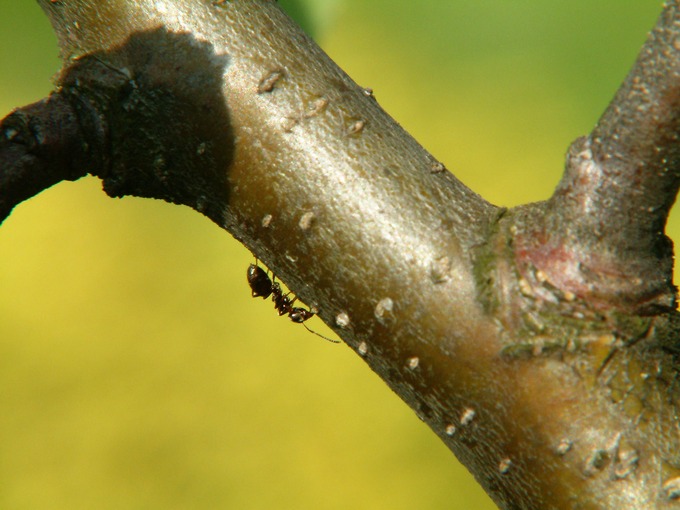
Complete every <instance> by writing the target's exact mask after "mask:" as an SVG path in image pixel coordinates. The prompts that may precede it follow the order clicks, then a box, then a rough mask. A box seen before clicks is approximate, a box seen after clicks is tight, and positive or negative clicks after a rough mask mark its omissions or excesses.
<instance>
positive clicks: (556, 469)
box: [0, 0, 680, 509]
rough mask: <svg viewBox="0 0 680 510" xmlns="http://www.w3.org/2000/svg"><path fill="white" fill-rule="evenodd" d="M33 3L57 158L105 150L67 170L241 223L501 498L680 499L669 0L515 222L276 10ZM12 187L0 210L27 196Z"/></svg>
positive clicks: (513, 504)
mask: <svg viewBox="0 0 680 510" xmlns="http://www.w3.org/2000/svg"><path fill="white" fill-rule="evenodd" d="M40 3H41V5H42V6H43V8H44V9H45V11H46V13H47V14H48V16H49V17H50V19H51V20H52V23H53V25H54V27H55V30H56V32H57V34H58V36H59V39H60V44H61V49H62V55H63V57H64V61H65V65H64V68H63V70H62V74H61V77H60V80H59V89H58V91H57V92H56V93H55V96H53V97H54V100H53V104H55V105H59V104H62V103H63V104H64V105H65V106H64V108H65V110H66V111H73V112H76V113H75V115H74V116H66V119H67V121H65V124H66V126H67V127H68V126H71V127H70V129H67V133H72V134H69V135H68V136H67V137H65V138H64V140H65V141H63V142H57V143H56V145H54V146H56V147H59V144H60V143H61V144H71V143H72V140H73V137H74V136H75V138H78V132H79V129H76V127H75V126H90V128H89V129H85V131H86V134H84V136H85V137H86V138H87V137H90V138H92V141H91V142H90V143H88V144H87V147H86V148H87V150H80V151H74V154H75V155H77V157H75V156H74V160H73V161H67V162H65V163H63V164H60V165H59V166H55V168H56V170H55V173H58V172H59V171H60V170H59V168H65V169H72V168H77V169H78V171H77V172H75V173H68V172H65V175H66V177H64V178H69V177H68V176H73V177H77V176H78V175H79V172H82V171H83V170H84V169H85V168H86V171H87V172H89V173H92V174H95V175H98V176H99V177H101V178H102V180H103V182H104V188H105V190H106V191H107V193H109V194H110V195H112V196H122V195H127V194H132V195H138V196H145V197H154V198H162V199H165V200H168V201H170V202H174V203H181V204H186V205H189V206H191V207H193V208H194V209H196V210H197V211H199V212H201V213H203V214H205V215H206V216H208V217H209V218H210V219H212V220H213V221H214V222H215V223H217V224H218V225H220V226H222V227H224V228H225V229H227V230H228V231H229V232H231V233H232V235H234V236H235V237H236V238H237V239H239V240H240V241H241V242H243V243H244V244H245V245H246V246H247V247H248V248H249V249H251V250H252V251H253V253H254V254H255V255H256V256H257V257H258V258H259V259H260V260H263V261H264V262H265V263H266V265H267V266H268V267H270V268H271V269H272V270H273V271H274V272H275V274H276V275H277V276H279V277H280V278H281V279H282V280H283V281H284V282H285V283H286V284H287V285H288V286H289V287H290V288H291V289H292V290H293V291H294V292H295V293H296V294H298V295H299V296H300V297H301V298H302V299H303V301H304V302H306V303H308V304H310V305H312V306H313V307H314V308H315V309H317V310H318V311H319V315H320V316H321V317H322V318H323V320H324V321H325V322H326V323H327V324H329V325H330V326H331V327H333V328H334V329H335V331H336V332H337V333H338V334H339V335H340V336H341V338H342V339H343V340H344V341H345V342H346V343H347V345H349V346H350V348H352V349H354V350H355V351H356V352H357V353H358V354H359V355H360V356H362V357H363V359H364V360H365V361H366V362H367V363H368V365H369V366H370V367H371V368H372V369H373V370H374V371H375V372H376V373H378V374H379V375H380V376H381V377H382V378H383V379H384V380H385V382H386V383H387V384H388V385H389V386H390V387H391V388H392V389H393V390H394V391H395V392H396V393H397V394H399V395H400V397H401V398H402V399H403V400H404V401H405V402H406V403H407V404H408V405H409V406H411V407H412V408H413V409H414V410H415V411H416V412H417V413H418V415H419V416H420V417H421V418H422V419H423V420H424V421H425V422H426V423H427V424H428V425H429V426H430V427H431V428H432V430H433V431H434V432H435V433H436V434H437V435H438V436H439V437H440V438H441V439H442V440H443V441H444V442H445V443H446V444H447V446H448V447H449V448H450V449H451V450H452V451H453V452H454V453H455V454H456V456H457V457H458V458H459V459H460V460H461V461H462V462H463V463H464V464H465V465H466V466H467V467H468V468H469V469H470V470H471V471H472V473H473V474H474V475H475V476H476V478H477V479H478V480H479V482H480V483H481V484H482V485H483V486H484V487H485V489H486V490H487V491H488V492H489V494H491V496H492V497H493V498H494V500H495V501H496V502H497V503H498V505H499V506H500V507H502V508H536V509H539V508H540V509H551V508H556V509H557V508H640V509H646V508H664V507H668V506H669V505H673V504H675V503H677V502H678V501H680V428H679V424H678V411H677V406H678V397H679V393H678V384H677V358H678V354H679V350H678V348H677V345H678V343H677V340H676V339H677V316H676V313H675V311H674V308H675V288H674V287H673V286H672V283H671V270H672V250H671V247H670V244H669V241H668V240H667V239H666V237H665V236H664V234H663V231H662V230H663V226H664V225H665V220H666V216H667V213H668V210H669V209H670V206H671V204H672V202H673V200H674V198H675V194H676V193H677V186H678V179H677V175H678V168H677V164H678V161H677V154H676V150H677V149H676V141H677V128H678V125H677V111H676V110H677V108H676V103H677V101H676V99H675V96H676V94H675V93H674V90H675V89H676V88H677V69H676V64H675V61H676V59H677V55H676V53H677V52H678V50H677V49H676V44H675V41H676V40H678V39H680V32H679V31H678V28H677V25H678V24H679V23H678V21H680V20H679V19H678V18H679V14H678V5H677V3H676V2H671V3H669V4H668V5H667V6H666V7H665V10H664V13H663V16H662V18H661V20H660V24H659V27H658V28H657V29H656V31H655V32H654V34H653V36H652V37H651V38H650V40H649V41H648V43H647V45H646V46H645V48H644V49H643V52H642V56H641V57H640V60H639V61H638V64H637V66H636V67H635V68H634V69H633V71H632V72H631V75H630V76H629V77H628V78H627V80H626V82H625V83H624V85H623V87H622V89H621V91H620V92H619V94H618V96H617V98H616V99H615V101H614V103H612V105H611V106H610V108H609V109H608V110H607V112H606V113H605V115H604V116H603V118H602V120H601V121H600V123H599V125H598V127H597V128H596V130H595V131H594V132H593V133H592V134H591V136H590V137H589V138H587V139H585V140H582V141H578V142H576V145H575V146H574V148H573V149H572V151H571V152H570V155H569V158H568V162H567V171H566V173H565V177H564V179H563V181H562V183H561V184H560V186H559V187H558V190H557V192H556V194H555V195H554V197H552V199H551V200H549V201H548V202H545V203H539V204H532V205H529V206H524V207H519V208H517V209H514V210H510V211H506V210H504V209H500V208H497V207H494V206H493V205H491V204H489V203H487V202H486V201H484V200H483V199H482V198H481V197H479V196H478V195H476V194H475V193H473V192H472V191H470V190H469V189H467V188H466V187H465V186H463V185H462V184H461V183H460V182H459V181H458V180H457V179H456V178H455V177H454V176H453V175H452V174H450V173H449V172H447V171H445V169H444V168H443V166H442V165H441V164H440V163H439V162H437V161H436V160H435V159H434V158H433V157H432V156H430V155H429V154H428V153H427V152H426V151H425V150H424V149H423V148H422V147H420V146H419V145H418V144H417V142H415V141H414V140H413V139H412V138H411V137H410V136H409V135H408V134H407V133H406V132H405V131H404V130H403V129H402V128H401V127H400V126H399V125H398V124H397V123H396V122H394V120H392V119H391V118H390V117H389V115H387V114H386V113H385V112H384V111H383V109H382V108H381V107H380V105H379V104H378V103H377V102H376V101H375V99H374V98H373V97H372V96H371V94H370V93H369V92H368V91H366V90H363V89H362V88H361V87H359V86H357V85H356V84H355V83H354V82H353V81H352V80H351V79H350V78H349V77H347V76H346V75H345V74H344V73H343V72H342V71H341V70H340V69H338V68H337V67H336V66H335V64H334V63H333V62H332V61H331V60H330V59H329V58H328V57H327V56H326V55H325V54H324V53H323V52H322V51H321V50H320V49H319V48H318V47H317V46H316V45H315V44H314V43H313V41H311V40H310V39H309V38H308V37H307V36H305V35H304V33H302V32H301V31H300V30H299V29H298V28H297V27H296V26H295V25H294V24H293V23H292V22H291V21H290V20H289V19H288V18H287V17H286V16H285V14H283V13H282V12H281V11H280V9H279V8H278V7H277V6H276V4H275V3H274V2H270V1H264V0H260V1H248V2H228V1H212V2H211V1H207V0H184V1H181V2H179V1H178V2H174V3H172V4H169V3H168V4H164V3H159V2H152V1H147V0H142V1H131V0H117V1H113V2H106V3H101V2H95V1H94V0H80V1H73V2H50V1H47V0H43V1H41V2H40ZM57 111H59V110H57ZM15 115H16V114H15ZM21 115H24V114H23V113H22V114H21ZM28 124H30V122H29V123H28ZM6 138H7V139H8V140H9V139H10V138H11V137H6ZM83 147H84V146H83ZM1 151H2V147H1V146H0V158H3V159H0V161H4V157H3V156H2V152H1ZM35 152H36V151H35V150H33V152H32V153H35ZM10 159H11V158H10ZM41 165H42V166H44V162H43V163H41ZM5 168H6V167H5V163H3V167H2V169H1V171H2V172H3V173H5V172H6V170H5ZM7 168H10V167H7ZM28 170H29V169H28V168H27V169H26V170H25V171H24V173H27V174H28V173H30V172H29V171H28ZM26 179H28V180H29V181H30V179H29V178H28V177H26ZM52 181H54V179H53V178H50V179H47V180H45V181H44V182H45V183H48V184H47V185H49V183H51V182H52ZM2 182H3V180H2V179H0V186H1V185H2ZM13 189H14V188H11V187H7V188H4V189H3V188H2V187H0V197H2V200H0V203H5V204H9V205H7V206H5V208H6V209H7V207H10V208H11V205H12V203H11V202H12V200H15V203H18V202H19V201H21V200H23V199H25V198H26V196H24V195H29V194H31V193H33V188H30V187H29V188H27V189H29V190H30V192H22V193H23V194H17V195H16V197H15V198H13V197H14V195H15V192H14V191H13Z"/></svg>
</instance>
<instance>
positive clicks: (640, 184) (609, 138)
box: [518, 2, 680, 313]
mask: <svg viewBox="0 0 680 510" xmlns="http://www.w3.org/2000/svg"><path fill="white" fill-rule="evenodd" d="M678 23H680V6H679V5H678V4H677V3H676V2H668V3H667V4H666V6H665V8H664V11H663V14H662V15H661V17H660V18H659V21H658V23H657V26H656V28H655V29H654V30H653V31H652V32H651V34H650V35H649V38H648V40H647V42H646V43H645V45H644V47H643V48H642V51H641V52H640V56H639V57H638V60H637V62H636V63H635V65H634V67H633V69H632V70H631V71H630V73H629V74H628V76H627V78H626V80H625V82H624V83H623V85H622V86H621V88H620V89H619V91H618V93H617V94H616V97H615V98H614V100H613V101H612V103H611V104H610V105H609V107H608V108H607V110H606V112H605V113H604V114H603V116H602V118H601V119H600V121H599V122H598V125H597V127H596V128H595V129H594V130H593V132H592V133H591V134H590V136H588V137H587V138H581V139H578V140H577V141H576V142H574V144H573V145H572V147H571V148H570V150H569V154H568V157H567V165H566V171H565V174H564V177H563V178H562V181H561V182H560V184H559V186H558V188H557V190H556V192H555V194H554V196H553V197H552V198H551V199H550V201H549V202H548V204H547V208H546V217H545V220H544V221H543V225H542V226H541V229H540V230H541V231H540V233H536V232H535V231H534V232H532V233H531V234H529V236H528V237H529V238H530V239H531V240H530V241H529V242H524V241H522V240H519V241H518V246H520V251H521V254H520V257H521V258H526V260H527V262H528V263H530V264H531V265H533V266H534V267H535V268H537V269H539V270H540V271H542V272H543V274H544V275H546V276H547V278H548V279H549V280H550V281H551V282H552V283H553V284H554V285H556V286H558V287H560V288H562V289H565V290H568V291H570V292H573V293H574V294H576V295H578V296H582V297H587V298H588V299H589V300H590V301H591V303H594V302H595V301H598V302H600V303H601V306H604V307H607V306H611V305H613V306H617V307H628V308H632V309H636V310H639V311H642V312H644V313H654V310H663V309H666V310H668V309H674V308H675V293H676V292H675V290H676V289H675V287H674V286H673V284H672V275H673V249H672V243H671V241H670V240H669V239H668V238H667V237H666V236H665V235H664V229H665V225H666V220H667V218H668V213H669V211H670V208H671V206H672V205H673V202H674V201H675V197H676V195H677V191H678V185H679V184H680V145H679V144H678V136H679V133H680V38H679V34H678V29H677V26H678ZM539 244H540V246H539Z"/></svg>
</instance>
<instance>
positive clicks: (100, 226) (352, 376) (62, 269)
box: [0, 0, 678, 510]
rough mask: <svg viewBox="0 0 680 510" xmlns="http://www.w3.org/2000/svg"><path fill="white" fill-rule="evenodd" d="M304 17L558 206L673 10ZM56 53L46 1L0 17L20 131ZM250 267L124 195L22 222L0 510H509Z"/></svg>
mask: <svg viewBox="0 0 680 510" xmlns="http://www.w3.org/2000/svg"><path fill="white" fill-rule="evenodd" d="M299 3H303V4H304V3H306V4H308V6H311V7H312V11H311V13H310V19H312V20H315V22H316V24H315V25H313V26H312V27H311V30H313V31H314V33H315V36H316V37H317V39H318V40H319V42H320V43H321V44H322V46H323V47H324V48H325V49H326V50H327V51H328V53H330V55H331V56H332V57H333V58H334V59H335V60H336V61H337V62H338V63H339V64H340V65H341V66H342V67H343V68H345V69H346V70H347V71H348V72H349V74H350V75H351V76H353V77H354V79H355V80H356V81H357V82H359V83H360V84H361V85H364V86H369V87H372V88H373V89H374V90H375V94H376V97H377V99H378V100H379V101H380V103H381V104H382V105H383V106H384V107H385V109H386V110H387V111H389V112H390V113H391V114H392V115H393V116H394V117H395V118H396V119H397V120H398V121H399V122H400V123H401V124H402V125H403V126H404V127H405V128H406V129H407V130H409V131H410V132H411V133H412V134H414V135H415V137H416V138H417V139H418V140H420V142H421V143H422V144H423V145H424V146H425V147H426V148H427V149H429V150H430V151H431V152H432V153H433V154H434V155H435V156H436V157H437V158H439V159H440V160H442V161H443V162H445V163H446V165H447V166H448V167H449V168H450V169H451V170H452V171H454V172H455V173H456V174H457V175H458V176H459V177H460V178H461V179H462V180H463V181H464V182H465V183H466V184H468V185H469V186H470V187H472V188H473V189H474V190H476V191H477V192H479V193H481V194H482V195H483V196H485V197H486V198H488V199H489V200H491V201H492V202H494V203H496V204H499V205H514V204H518V203H522V202H526V201H534V200H540V199H543V198H546V197H547V196H548V195H549V194H550V193H551V191H552V189H553V188H554V186H555V184H556V182H557V180H558V178H559V176H560V173H561V168H562V161H563V154H564V152H565V150H566V148H567V145H568V144H569V142H570V141H571V140H572V139H573V138H575V137H576V136H579V135H581V134H584V133H587V132H588V131H589V130H590V129H591V127H592V126H593V124H594V122H595V121H596V119H597V117H598V116H599V114H600V113H601V111H602V110H603V108H604V107H605V106H606V104H607V102H608V101H609V99H610V98H611V96H612V94H613V93H614V91H615V89H616V87H617V85H618V83H619V82H620V81H621V80H622V78H623V77H624V75H625V73H626V72H627V70H628V68H629V67H630V65H631V64H632V62H633V59H634V57H635V55H636V53H637V50H638V48H639V46H640V44H641V43H642V41H643V40H644V37H645V33H646V31H647V30H648V29H649V28H650V27H651V26H652V24H653V22H654V20H655V18H656V16H657V14H658V12H659V11H660V2H656V1H654V2H651V1H639V0H634V1H633V0H606V1H605V0H571V1H568V2H564V1H557V0H513V1H508V0H480V1H477V2H470V1H467V0H465V1H463V0H448V1H446V2H441V1H439V0H419V1H417V2H416V1H413V0H400V1H396V0H337V1H335V2H329V1H326V2H321V0H307V1H306V2H299ZM56 55H57V49H56V45H55V41H54V37H53V35H52V33H51V30H50V27H49V25H48V23H47V21H46V19H45V18H44V16H43V15H42V13H41V12H40V9H39V8H38V7H37V5H36V3H35V2H32V1H29V0H22V1H17V0H0V116H2V115H4V114H5V113H7V112H8V111H9V110H10V109H11V108H12V107H14V106H19V105H23V104H26V103H28V102H32V101H34V100H37V99H39V98H41V97H43V96H44V95H45V94H46V93H47V92H48V91H49V89H50V76H51V75H52V74H53V73H54V72H55V71H56V70H57V68H58V61H57V58H56ZM671 233H672V234H675V235H676V237H677V233H678V229H677V227H676V228H674V229H671ZM251 261H252V256H251V255H250V254H249V253H248V252H247V251H246V250H245V249H244V248H243V247H241V246H240V245H239V244H238V243H237V242H236V241H234V240H233V239H232V238H231V237H230V236H229V235H228V234H226V233H225V232H223V231H221V230H220V229H218V228H217V227H216V226H215V225H213V224H212V223H210V222H209V221H208V220H206V219H205V218H203V217H202V216H200V215H198V214H196V213H194V212H192V211H191V210H189V209H187V208H182V207H176V206H172V205H168V204H165V203H163V202H156V201H151V200H142V199H135V198H125V199H123V200H112V199H110V198H107V197H106V196H105V195H104V194H103V193H102V192H101V191H100V183H99V182H98V181H97V180H95V179H92V178H87V179H83V180H81V181H79V182H77V183H62V184H60V185H58V186H56V187H54V188H53V189H51V190H48V191H46V192H44V193H42V194H41V195H40V196H39V197H37V198H34V199H32V200H30V201H29V202H28V203H25V204H22V205H21V206H19V207H18V208H17V209H16V210H15V211H14V212H13V213H12V215H11V217H10V218H9V219H7V220H6V221H5V223H4V224H3V225H2V226H0V508H1V509H3V510H14V509H69V510H75V509H92V508H97V509H226V508H238V509H265V508H266V509H319V508H321V509H345V508H353V509H377V508H380V509H383V508H384V509H391V510H400V509H404V510H405V509H409V510H411V509H414V508H415V509H426V510H427V509H445V508H446V509H485V508H492V506H491V504H490V503H489V500H488V498H487V497H486V496H485V495H484V494H482V493H481V491H480V490H479V489H478V488H477V487H476V484H475V483H474V482H473V481H472V478H471V477H470V476H469V475H468V474H467V473H466V472H465V471H464V469H463V468H461V467H460V466H459V465H458V464H457V462H456V461H455V460H454V459H453V457H452V455H451V454H450V453H449V452H448V450H447V449H446V448H445V447H444V446H443V445H442V444H440V442H439V440H438V439H437V438H436V437H435V436H434V434H432V433H431V432H430V431H429V430H428V429H427V427H426V426H425V425H423V424H422V423H421V422H420V421H419V420H418V419H417V417H416V416H415V415H414V414H413V413H412V412H411V411H410V410H409V409H408V408H406V406H405V405H403V404H402V403H401V402H400V401H399V400H398V399H397V398H396V397H395V396H394V395H393V394H392V393H391V392H390V391H389V390H388V389H387V387H386V386H385V385H384V384H383V383H382V382H381V381H380V380H378V378H377V377H376V376H374V375H373V374H372V373H371V372H370V370H369V369H368V368H366V366H365V365H364V363H363V362H362V361H361V360H360V359H359V358H358V357H357V356H355V355H353V354H352V353H351V352H350V351H349V349H347V348H346V347H344V346H342V345H339V346H338V345H332V344H330V343H328V342H325V341H323V340H321V339H319V338H317V337H315V336H313V335H311V334H309V333H307V332H306V331H305V330H304V329H303V328H301V327H300V326H299V325H294V324H292V323H290V322H289V321H287V320H285V319H282V318H279V317H277V316H276V314H275V313H274V310H273V309H272V306H271V304H270V303H267V302H263V301H262V300H252V299H251V298H250V297H249V290H248V287H247V285H246V281H245V269H246V267H247V265H248V263H250V262H251ZM310 325H311V326H312V327H314V328H317V329H319V330H321V331H327V330H324V329H322V328H321V327H320V323H319V321H318V319H315V320H313V321H310Z"/></svg>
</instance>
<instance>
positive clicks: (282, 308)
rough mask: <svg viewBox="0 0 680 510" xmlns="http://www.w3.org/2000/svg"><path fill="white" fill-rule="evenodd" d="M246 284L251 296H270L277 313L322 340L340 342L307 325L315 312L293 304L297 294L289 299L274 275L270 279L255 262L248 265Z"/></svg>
mask: <svg viewBox="0 0 680 510" xmlns="http://www.w3.org/2000/svg"><path fill="white" fill-rule="evenodd" d="M247 276H248V285H250V290H251V291H252V295H253V297H254V298H255V297H261V298H262V299H267V298H268V297H269V296H271V297H272V301H273V302H274V308H276V310H278V312H279V315H286V314H287V315H288V318H290V320H292V321H293V322H295V323H297V324H302V325H303V326H304V327H305V329H306V330H307V331H309V332H310V333H314V334H315V335H316V336H320V337H321V338H323V339H324V340H328V341H329V342H333V343H334V344H337V343H340V341H339V340H333V339H331V338H327V337H325V336H323V335H320V334H319V333H317V332H316V331H313V330H311V329H309V328H308V327H307V324H305V323H304V322H305V321H306V320H308V319H311V318H312V317H314V315H316V312H313V311H311V310H307V309H306V308H301V307H299V306H293V303H295V301H296V300H297V296H295V297H293V299H290V298H289V297H288V294H290V292H288V294H284V293H283V291H282V290H281V285H280V284H279V282H277V281H276V276H274V274H273V273H272V277H271V279H270V278H269V275H268V274H267V272H266V271H265V270H264V269H262V268H261V267H260V266H258V265H257V262H256V263H255V264H250V266H248V275H247Z"/></svg>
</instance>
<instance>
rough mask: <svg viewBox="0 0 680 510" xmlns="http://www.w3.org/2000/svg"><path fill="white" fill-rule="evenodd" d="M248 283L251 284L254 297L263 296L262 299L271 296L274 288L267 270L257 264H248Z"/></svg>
mask: <svg viewBox="0 0 680 510" xmlns="http://www.w3.org/2000/svg"><path fill="white" fill-rule="evenodd" d="M248 285H250V290H251V291H252V295H253V297H261V298H262V299H267V298H268V297H269V296H271V294H272V292H273V289H274V286H273V284H272V281H271V280H270V279H269V276H268V275H267V273H266V272H265V270H264V269H262V268H261V267H260V266H256V265H255V264H250V266H248ZM276 285H278V283H277V284H276Z"/></svg>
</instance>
